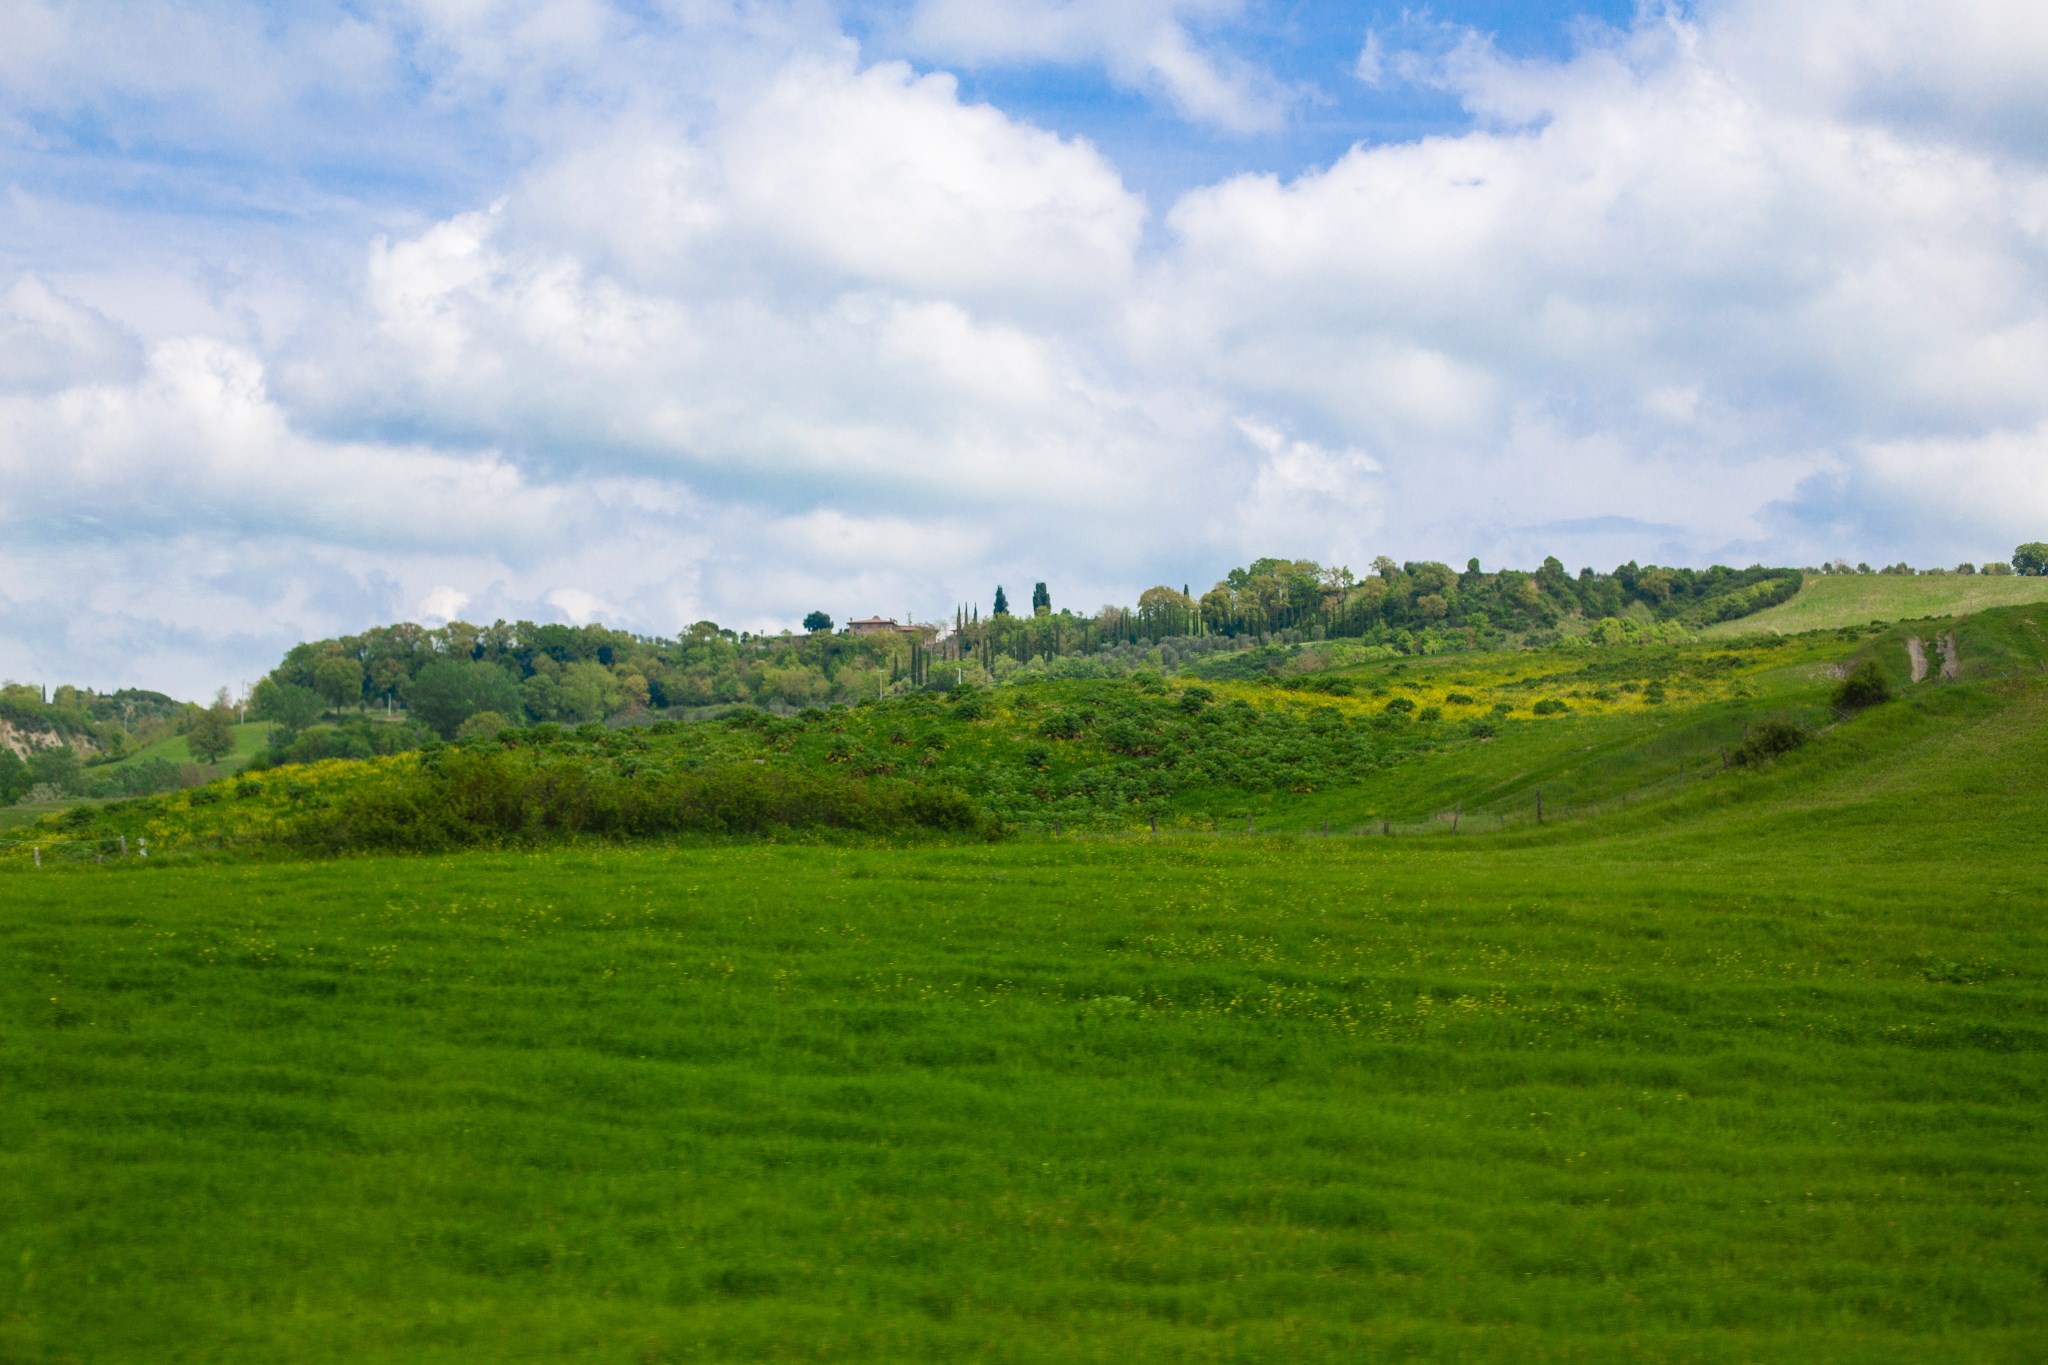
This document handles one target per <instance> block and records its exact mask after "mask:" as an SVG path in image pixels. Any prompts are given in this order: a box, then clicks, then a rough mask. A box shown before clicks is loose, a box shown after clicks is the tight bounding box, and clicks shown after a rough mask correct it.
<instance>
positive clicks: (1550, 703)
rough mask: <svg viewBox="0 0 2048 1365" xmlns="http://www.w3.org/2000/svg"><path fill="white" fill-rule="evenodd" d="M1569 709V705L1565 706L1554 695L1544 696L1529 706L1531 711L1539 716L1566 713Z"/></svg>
mask: <svg viewBox="0 0 2048 1365" xmlns="http://www.w3.org/2000/svg"><path fill="white" fill-rule="evenodd" d="M1571 709H1572V708H1571V707H1569V706H1566V705H1565V704H1564V703H1563V702H1561V701H1559V700H1558V699H1557V698H1556V697H1545V698H1543V700H1541V701H1539V702H1537V703H1536V704H1535V705H1534V706H1532V707H1530V708H1529V710H1530V711H1531V712H1533V713H1534V714H1536V715H1539V716H1562V715H1568V714H1569V713H1570V712H1571Z"/></svg>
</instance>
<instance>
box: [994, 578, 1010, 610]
mask: <svg viewBox="0 0 2048 1365" xmlns="http://www.w3.org/2000/svg"><path fill="white" fill-rule="evenodd" d="M993 614H994V615H996V616H1008V615H1009V614H1010V598H1009V594H1007V593H1005V592H1004V591H1003V585H1002V584H1000V583H998V584H996V605H995V610H994V612H993Z"/></svg>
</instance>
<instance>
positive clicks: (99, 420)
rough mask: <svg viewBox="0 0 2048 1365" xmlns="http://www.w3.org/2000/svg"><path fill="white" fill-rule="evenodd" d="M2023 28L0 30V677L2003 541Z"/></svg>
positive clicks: (1925, 554)
mask: <svg viewBox="0 0 2048 1365" xmlns="http://www.w3.org/2000/svg"><path fill="white" fill-rule="evenodd" d="M2043 88H2048V11H2044V10H2042V9H2041V8H2040V7H2039V6H2038V5H2034V4H2031V3H2021V2H2020V0H1958V3H1955V4H1951V5H1946V6H1942V7H1932V6H1918V5H1910V4H1873V3H1870V0H1811V2H1810V3H1806V4H1802V5H1799V6H1784V5H1782V4H1771V3H1766V0H1698V3H1692V4H1686V5H1682V6H1649V7H1644V8H1641V9H1638V8H1636V7H1634V6H1622V5H1612V4H1609V5H1600V6H1592V5H1580V6H1540V5H1510V4H1505V3H1499V4H1446V5H1438V6H1432V7H1429V8H1427V9H1423V8H1420V7H1416V8H1403V7H1398V6H1374V5H1363V6H1341V5H1320V4H1306V3H1280V2H1279V0H1275V2H1274V3H1259V2H1258V0H1121V2H1120V3H1114V4H1112V3H1106V0H1010V3H1007V4H1002V5H995V4H990V3H986V0H899V2H898V3H892V4H886V5H884V4H878V3H860V0H846V2H845V3H842V4H834V3H831V2H830V0H353V2H352V3H337V2H335V0H327V2H326V3H320V2H319V0H315V2H314V3H306V4H299V5H293V6H274V7H264V6H260V5H254V4H248V3H238V2H237V0H183V2H182V3H173V0H120V2H119V3H114V2H113V0H62V3H58V2H57V0H22V3H19V4H16V5H13V6H9V7H7V9H6V10H5V11H4V12H0V182H4V190H5V195H4V198H0V675H4V676H7V677H15V678H25V679H30V680H41V681H51V682H54V681H59V680H73V681H78V682H83V683H89V684H94V685H99V686H113V685H125V684H143V685H157V686H168V687H170V688H172V689H173V690H179V691H182V692H184V693H186V694H190V695H197V694H199V693H202V692H207V691H210V690H211V688H212V687H213V686H215V685H217V684H219V683H223V682H226V683H232V682H237V681H241V680H245V679H247V678H249V677H253V676H255V675H256V674H258V673H260V672H261V671H262V669H263V668H264V667H265V666H267V664H268V662H269V661H270V660H272V659H274V658H275V657H276V655H277V654H278V653H279V652H281V650H282V649H283V648H284V647H286V646H288V645H289V644H290V643H292V642H293V641H295V640H297V639H300V638H305V637H308V636H318V635H325V634H332V633H335V632H339V631H348V630H355V629H360V628H362V627H364V626H367V625H369V624H373V623H377V622H382V621H389V620H394V619H423V620H441V619H446V618H447V617H449V616H451V615H456V614H460V615H462V616H465V617H470V618H484V619H488V618H492V617H496V616H506V617H513V616H530V617H537V618H542V619H566V620H586V619H594V618H601V619H604V620H606V621H609V622H612V623H614V624H618V625H622V626H626V627H629V628H632V629H637V630H642V631H648V632H661V633H665V632H673V631H675V630H677V629H679V628H681V627H683V626H685V625H687V624H688V623H689V622H691V621H693V620H697V619H700V618H704V617H710V618H714V619H717V620H720V621H723V622H727V623H729V624H732V625H735V626H740V627H748V628H755V629H772V628H776V627H778V626H780V625H783V624H789V623H793V622H795V621H796V620H798V619H800V617H801V616H802V615H803V613H804V612H805V611H807V610H809V609H811V608H813V607H822V608H824V609H826V610H828V611H830V612H832V613H833V614H834V615H838V616H845V615H849V614H851V615H860V614H866V613H868V612H870V611H873V610H878V609H886V610H888V611H892V612H895V611H901V610H902V609H903V608H904V607H905V606H906V605H908V606H910V607H911V608H912V609H913V610H915V611H917V612H919V613H921V614H926V615H929V616H932V617H940V616H943V615H944V614H946V613H947V612H948V611H949V610H950V608H951V605H952V604H953V603H954V602H956V601H961V600H970V599H971V600H981V599H984V598H986V596H987V595H988V593H989V591H990V590H991V588H992V585H993V584H994V583H996V582H999V581H1000V582H1009V583H1013V584H1014V583H1020V582H1022V583H1028V582H1031V581H1035V580H1038V579H1046V580H1047V581H1049V582H1050V583H1051V584H1052V585H1053V588H1054V591H1055V595H1056V598H1057V600H1059V601H1060V602H1062V604H1073V603H1080V604H1085V605H1088V606H1091V607H1092V606H1093V605H1094V604H1095V603H1097V602H1101V601H1106V600H1129V599H1131V598H1132V597H1134V596H1135V594H1136V593H1137V592H1139V591H1141V590H1142V589H1143V588H1144V587H1146V586H1148V585H1150V584H1152V583H1154V582H1168V583H1173V584H1176V585H1177V584H1179V583H1182V582H1195V583H1197V584H1200V583H1203V582H1208V581H1213V580H1214V579H1215V578H1216V577H1217V576H1219V575H1220V574H1222V573H1223V572H1224V571H1226V570H1227V569H1228V568H1229V567H1231V566H1232V565H1233V564H1238V563H1242V562H1245V561H1246V560H1248V559H1250V558H1252V557H1255V556H1258V555H1262V554H1286V555H1299V556H1307V557H1313V558H1317V559H1321V560H1326V561H1333V562H1339V563H1348V564H1351V565H1352V566H1353V567H1357V566H1358V565H1361V564H1364V563H1367V562H1369V561H1370V560H1371V558H1372V557H1373V556H1374V555H1376V554H1380V553H1387V554H1392V555H1394V556H1395V557H1396V558H1423V557H1430V558H1442V559H1447V560H1453V561H1456V562H1460V563H1462V562H1463V560H1464V559H1465V558H1466V557H1467V556H1469V555H1472V554H1477V555H1479V556H1480V557H1481V558H1482V560H1483V561H1485V562H1487V563H1489V564H1493V563H1503V562H1505V563H1533V562H1535V561H1537V560H1539V559H1541V558H1542V557H1543V556H1544V555H1546V554H1553V553H1554V554H1557V555H1559V556H1561V557H1562V558H1564V559H1565V560H1566V561H1567V562H1568V563H1569V564H1571V565H1572V566H1573V567H1575V568H1576V567H1577V566H1578V565H1580V564H1595V565H1599V566H1601V567H1608V566H1611V565H1612V564H1614V563H1618V562H1620V561H1622V560H1627V559H1634V560H1638V561H1643V562H1649V561H1661V562H1667V563H1706V562H1711V561H1715V560H1729V561H1737V562H1744V563H1747V562H1750V561H1753V560H1767V561H1774V562H1791V563H1800V564H1805V563H1814V562H1818V561H1819V560H1821V559H1823V558H1828V557H1832V556H1835V555H1846V556H1848V557H1849V558H1850V559H1852V560H1854V559H1868V560H1871V561H1873V562H1877V561H1891V560H1896V559H1899V558H1907V559H1909V560H1911V561H1913V562H1915V563H1920V564H1931V563H1944V564H1946V563H1953V562H1956V561H1957V560H1961V559H1964V558H1968V559H1971V560H1973V561H1981V560H1985V559H1989V558H1993V557H2003V556H2004V555H2006V554H2009V553H2010V549H2011V545H2012V544H2013V543H2014V542H2016V541H2017V540H2021V539H2036V538H2039V537H2040V536H2041V535H2042V534H2044V533H2048V526H2044V523H2048V459H2044V458H2043V456H2044V454H2048V393H2044V391H2043V389H2042V386H2041V384H2040V382H2039V376H2040V375H2041V374H2043V373H2048V245H2044V242H2048V238H2044V235H2043V229H2042V226H2041V225H2042V223H2043V222H2044V221H2048V216H2044V215H2048V207H2044V206H2048V106H2044V105H2043V102H2042V101H2041V100H2040V98H2039V92H2040V90H2042V89H2043Z"/></svg>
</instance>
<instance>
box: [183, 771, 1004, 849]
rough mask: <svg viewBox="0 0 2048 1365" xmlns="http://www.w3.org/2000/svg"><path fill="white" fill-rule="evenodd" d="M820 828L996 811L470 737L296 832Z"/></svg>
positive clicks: (417, 844)
mask: <svg viewBox="0 0 2048 1365" xmlns="http://www.w3.org/2000/svg"><path fill="white" fill-rule="evenodd" d="M198 795H199V794H195V796H194V798H193V799H194V800H195V801H196V800H197V799H198ZM820 828H822V829H839V830H850V831H860V832H865V833H890V832H902V831H911V830H928V831H939V832H948V833H968V832H973V831H978V830H985V829H986V828H987V820H986V817H985V816H984V815H983V814H982V812H981V810H980V808H979V807H978V806H977V805H976V804H975V802H974V800H973V799H972V798H971V797H969V796H968V795H967V794H966V793H965V792H962V791H960V790H958V789H957V788H953V787H944V786H934V785H918V784H914V783H909V782H901V781H894V780H888V779H869V780H862V779H860V778H855V777H848V776H842V775H841V774H838V773H829V772H790V771H786V770H778V771H770V770H767V769H764V768H760V767H756V766H755V765H752V764H745V765H734V766H730V767H724V768H714V769H710V770H706V771H701V772H698V771H690V770H687V769H676V768H664V767H659V766H651V767H647V768H640V769H636V770H633V771H627V770H626V769H625V768H624V767H623V766H622V765H620V764H616V763H613V762H609V761H605V760H602V759H596V760H593V759H590V758H584V757H579V756H569V755H560V754H556V753H551V752H548V751H546V750H537V749H531V748H512V749H504V748H485V749H472V748H466V747H464V748H449V749H442V750H439V751H437V752H434V753H431V754H426V755H423V756H422V760H421V762H420V763H419V764H418V765H417V766H410V765H408V766H403V767H397V768H391V769H387V770H385V771H383V772H381V773H379V774H377V775H376V776H375V777H374V778H373V779H369V780H364V781H360V782H356V783H352V784H351V785H349V786H348V787H346V788H344V789H342V790H341V791H340V792H338V793H337V794H336V796H335V797H334V799H333V800H332V801H330V802H328V803H326V804H324V805H321V806H317V807H314V808H311V809H308V810H305V811H303V812H301V813H300V814H299V815H297V816H296V817H295V818H294V819H293V820H292V822H291V824H290V826H289V829H288V833H287V836H286V837H287V839H288V840H289V841H290V842H294V843H299V844H302V845H309V846H311V847H314V848H318V849H322V850H325V851H330V852H341V851H347V850H356V849H396V850H409V851H416V852H430V851H434V850H439V849H449V848H461V847H467V846H472V845H478V844H501V843H512V842H538V841H544V840H547V839H552V838H564V837H573V836H598V837H644V836H649V835H658V834H685V833H687V834H723V835H731V834H770V833H775V832H778V831H782V830H797V829H820Z"/></svg>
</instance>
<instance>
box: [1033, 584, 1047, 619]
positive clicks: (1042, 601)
mask: <svg viewBox="0 0 2048 1365" xmlns="http://www.w3.org/2000/svg"><path fill="white" fill-rule="evenodd" d="M1051 611H1052V594H1051V593H1049V592H1047V591H1046V590H1045V584H1044V582H1043V581H1040V582H1037V583H1034V584H1032V585H1031V614H1032V615H1033V616H1037V615H1040V614H1049V613H1050V612H1051Z"/></svg>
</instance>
